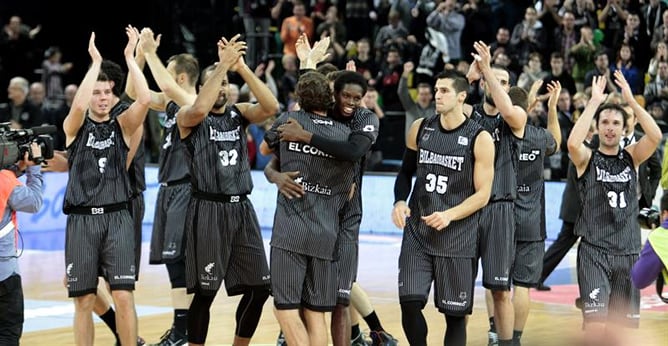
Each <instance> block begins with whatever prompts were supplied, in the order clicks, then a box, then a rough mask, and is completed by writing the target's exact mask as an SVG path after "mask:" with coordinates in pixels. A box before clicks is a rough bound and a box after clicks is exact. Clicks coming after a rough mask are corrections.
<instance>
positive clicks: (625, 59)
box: [611, 43, 645, 95]
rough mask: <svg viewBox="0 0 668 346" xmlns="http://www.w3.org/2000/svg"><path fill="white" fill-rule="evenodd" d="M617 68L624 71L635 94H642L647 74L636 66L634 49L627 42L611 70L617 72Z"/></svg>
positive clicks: (619, 51)
mask: <svg viewBox="0 0 668 346" xmlns="http://www.w3.org/2000/svg"><path fill="white" fill-rule="evenodd" d="M616 70H619V71H621V72H622V74H623V75H624V78H626V80H627V81H628V82H629V86H630V87H631V91H632V92H633V94H634V95H640V94H642V92H643V85H644V81H643V79H644V76H645V74H644V73H643V72H642V71H641V70H640V69H639V68H638V66H636V64H635V60H634V57H633V49H632V48H631V46H630V45H629V44H627V43H622V45H621V47H620V48H619V50H618V51H617V59H616V60H615V64H614V65H613V68H612V71H611V72H615V71H616Z"/></svg>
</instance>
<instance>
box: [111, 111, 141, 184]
mask: <svg viewBox="0 0 668 346" xmlns="http://www.w3.org/2000/svg"><path fill="white" fill-rule="evenodd" d="M129 107H130V104H129V103H127V102H125V101H119V102H118V103H116V104H115V105H114V106H113V107H112V108H111V110H110V111H109V116H111V117H117V116H119V115H120V114H121V113H123V112H125V111H126V110H127V109H128V108H129ZM143 139H144V137H143V136H142V141H141V143H139V146H138V147H137V151H136V152H135V156H134V157H133V158H132V162H131V163H130V168H129V169H128V174H129V176H130V187H131V189H132V193H133V194H139V193H141V192H143V191H146V173H145V171H144V169H145V167H146V158H145V154H146V153H145V152H146V150H145V148H144V141H143Z"/></svg>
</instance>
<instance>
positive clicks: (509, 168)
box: [471, 104, 522, 202]
mask: <svg viewBox="0 0 668 346" xmlns="http://www.w3.org/2000/svg"><path fill="white" fill-rule="evenodd" d="M471 119H473V120H475V121H476V122H478V123H479V124H480V125H482V127H483V128H484V129H485V130H487V131H489V133H490V134H491V135H492V138H493V139H494V146H495V147H496V155H495V157H494V183H493V184H492V194H491V196H490V201H491V202H494V201H512V200H515V198H516V197H517V166H518V157H519V150H520V146H521V144H522V140H521V139H519V138H517V137H515V135H514V134H513V131H512V129H511V128H510V127H509V126H508V124H506V122H505V121H504V120H503V117H501V114H497V115H496V116H494V117H490V116H488V115H487V114H486V113H485V111H484V109H483V108H482V105H480V104H477V105H475V106H473V112H472V113H471Z"/></svg>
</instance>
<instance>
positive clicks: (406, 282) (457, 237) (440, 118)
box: [392, 70, 494, 346]
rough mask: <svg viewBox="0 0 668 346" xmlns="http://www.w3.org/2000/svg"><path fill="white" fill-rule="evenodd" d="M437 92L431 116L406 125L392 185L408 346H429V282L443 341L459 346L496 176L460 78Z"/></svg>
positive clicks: (450, 73)
mask: <svg viewBox="0 0 668 346" xmlns="http://www.w3.org/2000/svg"><path fill="white" fill-rule="evenodd" d="M435 89H436V95H435V101H436V102H435V105H436V112H437V114H435V115H431V116H427V117H425V118H424V119H418V120H416V121H415V122H413V124H412V125H411V128H410V130H409V132H408V136H407V138H406V151H405V152H404V158H403V160H402V165H401V170H400V171H399V174H398V175H397V179H396V181H395V184H394V195H395V197H394V199H395V203H394V209H393V210H392V221H393V222H394V224H395V225H396V226H397V227H398V228H401V229H403V230H404V235H403V239H402V242H401V252H400V253H399V302H400V304H401V324H402V326H403V329H404V333H405V334H406V338H407V339H408V342H409V343H410V344H411V345H426V344H427V322H426V320H425V318H424V315H423V314H422V309H424V306H425V304H426V303H427V299H428V297H429V291H430V289H431V286H432V284H433V285H434V291H435V296H434V304H435V305H436V308H437V309H438V310H439V311H440V312H441V313H443V314H444V315H445V320H446V324H447V328H446V332H445V338H444V344H447V345H462V346H463V345H466V319H465V316H466V315H470V314H471V312H472V311H473V294H474V286H475V277H476V272H477V269H476V268H477V265H478V261H477V248H478V244H477V240H478V233H477V232H476V230H477V229H478V227H479V226H478V224H479V221H480V218H479V213H478V211H479V210H480V209H481V208H482V207H483V206H485V204H487V202H488V201H489V198H490V193H491V190H492V181H493V179H494V142H493V140H492V137H491V135H490V134H489V133H488V132H487V131H485V130H484V129H483V128H482V126H480V124H478V123H477V122H475V121H472V120H471V119H469V118H467V117H466V116H465V115H464V113H463V110H462V105H463V104H464V100H465V99H466V94H467V91H468V83H467V81H466V78H465V77H464V76H463V75H461V74H459V73H458V72H456V71H454V70H446V71H444V72H442V73H441V74H439V75H438V76H437V77H436V87H435ZM413 175H415V176H416V180H415V184H414V186H413V188H412V192H411V181H412V177H413ZM409 195H410V196H411V198H410V200H409V202H408V204H407V203H406V200H407V199H408V196H409Z"/></svg>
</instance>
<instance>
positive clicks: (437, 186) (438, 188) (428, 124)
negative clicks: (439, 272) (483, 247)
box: [404, 115, 483, 257]
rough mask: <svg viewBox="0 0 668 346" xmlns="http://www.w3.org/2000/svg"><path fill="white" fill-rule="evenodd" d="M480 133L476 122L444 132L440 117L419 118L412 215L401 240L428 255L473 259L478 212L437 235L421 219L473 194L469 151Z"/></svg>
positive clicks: (473, 158)
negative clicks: (407, 239) (409, 241)
mask: <svg viewBox="0 0 668 346" xmlns="http://www.w3.org/2000/svg"><path fill="white" fill-rule="evenodd" d="M482 131H483V128H482V127H481V126H480V124H478V123H476V122H475V121H471V120H470V119H466V120H465V121H464V123H462V124H461V125H460V126H459V127H457V128H456V129H453V130H449V131H448V130H445V129H443V127H442V126H441V122H440V115H432V116H428V117H426V118H424V120H423V123H422V126H421V127H420V131H419V132H418V135H417V136H418V137H417V146H418V147H417V152H418V155H417V171H416V174H415V175H416V179H415V184H414V185H413V189H412V192H411V196H410V199H409V201H408V206H409V207H410V209H411V216H410V217H409V218H408V220H407V222H406V228H405V230H404V236H405V237H407V236H410V237H413V238H414V239H415V240H416V241H417V242H418V243H419V244H420V245H421V246H422V247H423V248H424V249H425V251H427V253H429V254H431V255H435V256H448V257H475V256H476V253H477V251H476V249H477V241H478V219H479V217H478V213H475V214H473V215H471V216H469V217H467V218H464V219H462V220H458V221H452V222H451V223H450V225H449V226H448V227H447V228H446V229H445V230H443V231H441V232H439V231H436V230H435V229H434V228H431V227H429V226H427V225H426V224H425V222H424V221H423V220H422V219H421V217H422V216H427V215H430V214H432V213H434V212H437V211H444V210H447V209H449V208H452V207H455V206H457V205H458V204H460V203H461V202H462V201H464V200H465V199H466V198H468V197H469V196H471V195H472V194H474V193H475V186H474V182H473V169H474V164H475V156H474V153H473V151H474V144H475V141H476V138H477V136H478V134H480V133H481V132H482Z"/></svg>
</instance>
